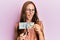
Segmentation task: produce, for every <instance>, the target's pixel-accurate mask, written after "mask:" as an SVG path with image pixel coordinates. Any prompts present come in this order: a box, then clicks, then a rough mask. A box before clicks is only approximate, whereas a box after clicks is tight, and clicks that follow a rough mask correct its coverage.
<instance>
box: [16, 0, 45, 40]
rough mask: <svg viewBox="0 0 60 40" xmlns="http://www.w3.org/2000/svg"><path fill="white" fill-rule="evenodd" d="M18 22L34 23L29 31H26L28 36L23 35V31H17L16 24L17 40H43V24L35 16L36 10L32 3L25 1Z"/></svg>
mask: <svg viewBox="0 0 60 40" xmlns="http://www.w3.org/2000/svg"><path fill="white" fill-rule="evenodd" d="M20 22H34V25H33V27H32V28H31V29H28V35H24V32H25V30H24V29H22V30H19V26H18V23H17V26H16V30H17V40H45V39H44V32H43V24H42V22H41V21H40V20H39V18H38V15H37V9H36V6H35V4H34V3H33V2H31V1H27V2H25V3H24V5H23V7H22V11H21V17H20Z"/></svg>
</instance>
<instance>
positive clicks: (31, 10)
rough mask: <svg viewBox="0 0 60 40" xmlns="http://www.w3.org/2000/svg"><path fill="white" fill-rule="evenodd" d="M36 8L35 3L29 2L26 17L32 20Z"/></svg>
mask: <svg viewBox="0 0 60 40" xmlns="http://www.w3.org/2000/svg"><path fill="white" fill-rule="evenodd" d="M34 12H35V8H34V5H33V4H28V5H27V7H26V18H27V19H28V20H32V17H33V15H34Z"/></svg>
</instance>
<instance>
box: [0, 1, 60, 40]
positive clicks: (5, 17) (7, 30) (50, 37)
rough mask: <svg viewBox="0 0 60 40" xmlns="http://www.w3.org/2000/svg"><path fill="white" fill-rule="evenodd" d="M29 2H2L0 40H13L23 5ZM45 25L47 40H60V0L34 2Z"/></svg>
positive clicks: (0, 8)
mask: <svg viewBox="0 0 60 40" xmlns="http://www.w3.org/2000/svg"><path fill="white" fill-rule="evenodd" d="M25 1H27V0H0V40H13V36H14V27H15V24H16V22H18V21H19V17H20V11H21V7H22V5H23V3H24V2H25ZM33 2H34V3H35V4H36V7H37V10H38V16H39V18H40V19H41V20H42V21H43V24H44V34H45V39H46V40H59V39H60V0H33Z"/></svg>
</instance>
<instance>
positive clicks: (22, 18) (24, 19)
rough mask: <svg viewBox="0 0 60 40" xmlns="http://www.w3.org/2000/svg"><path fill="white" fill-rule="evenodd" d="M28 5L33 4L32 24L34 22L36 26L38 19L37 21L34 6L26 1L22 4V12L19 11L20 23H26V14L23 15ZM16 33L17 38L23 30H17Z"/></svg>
mask: <svg viewBox="0 0 60 40" xmlns="http://www.w3.org/2000/svg"><path fill="white" fill-rule="evenodd" d="M29 4H33V6H34V9H35V13H34V15H33V18H32V22H34V23H35V24H36V23H37V21H39V19H38V16H37V9H36V6H35V4H34V3H33V2H32V1H27V2H25V3H24V5H23V7H22V10H21V16H20V22H26V13H25V11H26V7H27V5H29ZM17 31H18V36H19V35H20V34H21V33H23V31H24V30H19V29H18V30H17Z"/></svg>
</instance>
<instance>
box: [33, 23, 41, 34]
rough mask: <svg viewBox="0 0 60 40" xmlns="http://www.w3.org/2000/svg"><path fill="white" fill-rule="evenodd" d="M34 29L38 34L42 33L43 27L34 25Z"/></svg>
mask: <svg viewBox="0 0 60 40" xmlns="http://www.w3.org/2000/svg"><path fill="white" fill-rule="evenodd" d="M33 28H34V30H35V31H36V32H38V33H40V32H41V26H40V25H38V24H34V25H33Z"/></svg>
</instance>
